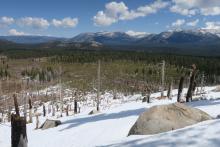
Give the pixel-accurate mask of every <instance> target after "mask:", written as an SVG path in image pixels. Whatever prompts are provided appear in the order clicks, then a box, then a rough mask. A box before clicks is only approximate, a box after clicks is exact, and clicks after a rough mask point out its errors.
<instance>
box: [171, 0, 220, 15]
mask: <svg viewBox="0 0 220 147" xmlns="http://www.w3.org/2000/svg"><path fill="white" fill-rule="evenodd" d="M172 2H173V5H172V6H171V7H170V11H171V12H175V13H179V14H181V15H188V16H191V15H196V14H201V15H206V16H207V15H220V1H219V0H212V1H210V2H207V0H172Z"/></svg>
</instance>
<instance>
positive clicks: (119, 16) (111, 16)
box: [93, 0, 169, 26]
mask: <svg viewBox="0 0 220 147" xmlns="http://www.w3.org/2000/svg"><path fill="white" fill-rule="evenodd" d="M168 4H169V3H168V2H164V1H161V0H157V1H155V2H154V3H151V4H149V5H145V6H140V7H138V8H137V9H136V10H129V8H128V7H127V6H126V5H125V3H124V2H110V3H107V4H106V5H105V10H104V11H98V13H97V14H96V15H95V16H94V17H93V21H94V24H95V25H97V26H109V25H111V24H113V23H116V22H118V21H119V20H132V19H135V18H138V17H144V16H147V15H149V14H153V13H157V11H158V10H160V9H162V8H165V7H167V6H168Z"/></svg>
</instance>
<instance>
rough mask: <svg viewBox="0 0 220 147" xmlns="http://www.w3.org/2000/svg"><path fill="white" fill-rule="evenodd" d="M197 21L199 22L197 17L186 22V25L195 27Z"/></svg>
mask: <svg viewBox="0 0 220 147" xmlns="http://www.w3.org/2000/svg"><path fill="white" fill-rule="evenodd" d="M198 23H199V19H196V20H194V21H190V22H187V23H186V25H187V26H191V27H195V26H196V25H197V24H198Z"/></svg>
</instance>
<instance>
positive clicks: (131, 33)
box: [125, 30, 149, 38]
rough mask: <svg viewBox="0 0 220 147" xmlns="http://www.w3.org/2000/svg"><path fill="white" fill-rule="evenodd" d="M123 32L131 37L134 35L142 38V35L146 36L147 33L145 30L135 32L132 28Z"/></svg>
mask: <svg viewBox="0 0 220 147" xmlns="http://www.w3.org/2000/svg"><path fill="white" fill-rule="evenodd" d="M125 33H126V34H127V35H129V36H131V37H136V38H143V37H146V36H147V35H149V33H146V32H135V31H132V30H129V31H127V32H125Z"/></svg>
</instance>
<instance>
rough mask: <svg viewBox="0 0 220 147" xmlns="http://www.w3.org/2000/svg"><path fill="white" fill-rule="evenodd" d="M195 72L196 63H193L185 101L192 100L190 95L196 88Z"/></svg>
mask: <svg viewBox="0 0 220 147" xmlns="http://www.w3.org/2000/svg"><path fill="white" fill-rule="evenodd" d="M196 73H197V70H196V65H195V64H193V65H192V71H191V73H190V83H189V89H188V91H187V94H186V102H190V101H192V95H193V92H194V91H195V89H196V81H195V78H196Z"/></svg>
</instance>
